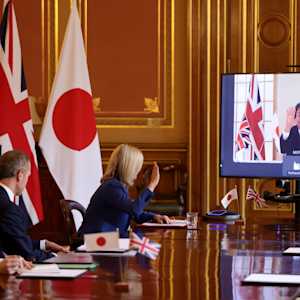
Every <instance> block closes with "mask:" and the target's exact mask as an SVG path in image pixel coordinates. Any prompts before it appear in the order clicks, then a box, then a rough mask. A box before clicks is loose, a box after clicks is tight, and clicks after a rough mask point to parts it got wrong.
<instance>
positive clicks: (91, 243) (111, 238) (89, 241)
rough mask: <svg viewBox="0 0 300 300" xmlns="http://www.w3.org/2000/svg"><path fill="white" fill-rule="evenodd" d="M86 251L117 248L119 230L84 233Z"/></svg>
mask: <svg viewBox="0 0 300 300" xmlns="http://www.w3.org/2000/svg"><path fill="white" fill-rule="evenodd" d="M84 244H85V246H86V250H87V251H101V250H103V251H105V250H117V249H119V232H118V231H114V232H102V233H89V234H85V235H84Z"/></svg>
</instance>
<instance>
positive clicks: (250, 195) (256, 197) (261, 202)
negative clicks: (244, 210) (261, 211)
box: [246, 186, 268, 208]
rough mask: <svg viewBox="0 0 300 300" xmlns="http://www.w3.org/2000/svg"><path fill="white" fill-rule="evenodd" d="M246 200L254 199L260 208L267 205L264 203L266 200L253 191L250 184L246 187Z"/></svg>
mask: <svg viewBox="0 0 300 300" xmlns="http://www.w3.org/2000/svg"><path fill="white" fill-rule="evenodd" d="M246 200H254V201H255V203H256V204H257V205H258V207H260V208H262V207H268V205H267V204H266V200H265V199H263V198H262V197H260V195H259V194H258V193H257V192H255V190H253V189H252V188H251V187H250V186H249V187H248V191H247V195H246Z"/></svg>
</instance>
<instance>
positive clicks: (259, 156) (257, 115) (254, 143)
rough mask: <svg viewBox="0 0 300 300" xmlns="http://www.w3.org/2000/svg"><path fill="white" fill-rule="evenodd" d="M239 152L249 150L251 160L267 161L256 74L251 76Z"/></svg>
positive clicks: (238, 142) (238, 137)
mask: <svg viewBox="0 0 300 300" xmlns="http://www.w3.org/2000/svg"><path fill="white" fill-rule="evenodd" d="M236 145H237V151H239V150H242V149H244V148H248V149H249V150H250V151H251V153H250V159H251V160H265V139H264V123H263V110H262V101H261V98H260V92H259V87H258V82H257V78H256V76H255V74H252V75H251V80H250V85H249V93H248V97H247V103H246V110H245V113H244V117H243V121H242V123H241V125H240V128H239V130H238V133H237V138H236Z"/></svg>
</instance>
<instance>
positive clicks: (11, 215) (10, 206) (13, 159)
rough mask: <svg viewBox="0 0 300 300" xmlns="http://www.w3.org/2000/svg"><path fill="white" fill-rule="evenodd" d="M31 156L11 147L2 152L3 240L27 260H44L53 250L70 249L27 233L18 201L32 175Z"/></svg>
mask: <svg viewBox="0 0 300 300" xmlns="http://www.w3.org/2000/svg"><path fill="white" fill-rule="evenodd" d="M30 169H31V166H30V160H29V158H28V156H27V155H26V154H25V153H23V152H21V151H15V150H13V151H8V152H6V153H4V154H3V155H2V156H0V244H1V247H2V250H3V251H4V252H5V253H6V254H17V255H21V256H22V257H24V258H25V259H26V260H32V261H43V260H45V259H47V258H50V257H52V256H53V253H52V252H50V251H54V252H58V251H63V252H68V248H67V247H62V246H60V245H58V244H56V243H53V242H50V241H47V240H42V241H34V240H32V239H31V238H30V237H29V236H28V235H27V232H26V231H27V225H26V221H25V220H26V218H25V213H24V211H23V210H22V209H21V208H20V207H19V206H17V205H16V204H15V203H14V196H18V195H20V194H21V193H22V192H23V190H24V189H25V186H26V184H27V181H28V178H29V176H30Z"/></svg>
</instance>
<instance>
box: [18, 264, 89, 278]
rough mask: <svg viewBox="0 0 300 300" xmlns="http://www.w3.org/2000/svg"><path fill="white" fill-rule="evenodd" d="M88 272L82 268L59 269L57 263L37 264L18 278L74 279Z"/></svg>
mask: <svg viewBox="0 0 300 300" xmlns="http://www.w3.org/2000/svg"><path fill="white" fill-rule="evenodd" d="M85 272H86V269H85V270H82V269H71V270H66V269H59V267H58V265H56V264H43V265H35V266H34V267H33V268H32V269H31V270H27V271H25V272H23V273H22V274H20V275H18V276H17V277H18V278H51V279H54V278H57V279H63V278H65V279H72V278H76V277H78V276H80V275H82V274H83V273H85Z"/></svg>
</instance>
